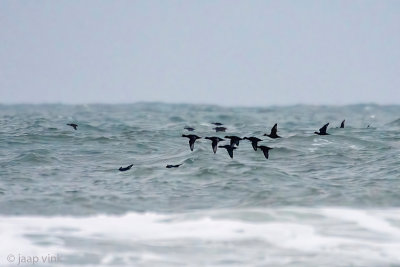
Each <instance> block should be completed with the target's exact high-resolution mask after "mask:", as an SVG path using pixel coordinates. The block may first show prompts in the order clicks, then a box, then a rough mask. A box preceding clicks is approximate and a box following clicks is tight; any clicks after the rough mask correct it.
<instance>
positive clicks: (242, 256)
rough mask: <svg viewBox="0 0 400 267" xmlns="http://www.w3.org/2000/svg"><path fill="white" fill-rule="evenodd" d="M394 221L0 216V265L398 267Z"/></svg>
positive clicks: (346, 214)
mask: <svg viewBox="0 0 400 267" xmlns="http://www.w3.org/2000/svg"><path fill="white" fill-rule="evenodd" d="M399 222H400V210H399V209H390V210H358V209H347V208H287V209H283V208H282V209H267V210H254V209H251V210H213V211H203V212H197V213H185V214H174V215H162V214H155V213H128V214H125V215H122V216H110V215H98V216H93V217H6V216H2V217H0V238H1V241H2V242H1V243H0V264H2V266H3V265H4V264H3V263H4V262H5V261H6V260H5V259H6V258H7V256H8V255H9V254H14V255H38V256H41V255H48V254H61V255H62V259H63V261H62V262H61V263H59V264H62V265H65V266H68V265H72V264H73V263H76V262H80V264H89V265H90V264H93V265H97V266H106V265H109V264H111V265H118V264H121V266H123V265H127V264H131V265H135V264H136V265H141V266H152V265H153V266H154V264H156V265H158V266H163V265H184V264H190V265H192V266H193V265H202V264H206V265H254V264H257V263H261V264H273V265H287V264H289V265H290V264H292V265H295V266H310V265H324V264H329V265H330V266H346V265H353V266H368V265H380V266H385V265H390V264H400V254H399V253H398V251H400V228H399V225H400V224H399ZM203 253H206V254H207V255H208V256H207V257H205V258H204V257H201V256H200V255H201V254H203ZM339 258H340V261H337V259H339Z"/></svg>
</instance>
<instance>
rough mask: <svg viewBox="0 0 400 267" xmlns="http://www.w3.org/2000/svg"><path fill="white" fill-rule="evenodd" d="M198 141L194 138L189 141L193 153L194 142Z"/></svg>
mask: <svg viewBox="0 0 400 267" xmlns="http://www.w3.org/2000/svg"><path fill="white" fill-rule="evenodd" d="M195 141H196V139H194V138H190V139H189V146H190V150H192V151H193V148H194V142H195Z"/></svg>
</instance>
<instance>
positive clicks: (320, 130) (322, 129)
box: [319, 122, 329, 134]
mask: <svg viewBox="0 0 400 267" xmlns="http://www.w3.org/2000/svg"><path fill="white" fill-rule="evenodd" d="M328 125H329V122H328V123H327V124H325V125H324V126H323V127H322V128H321V129H319V132H320V133H321V134H326V130H327V128H328Z"/></svg>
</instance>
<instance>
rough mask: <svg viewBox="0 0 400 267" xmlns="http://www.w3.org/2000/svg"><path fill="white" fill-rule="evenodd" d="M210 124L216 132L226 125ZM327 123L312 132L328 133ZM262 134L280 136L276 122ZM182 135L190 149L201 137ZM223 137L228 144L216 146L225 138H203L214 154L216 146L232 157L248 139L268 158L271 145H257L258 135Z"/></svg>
mask: <svg viewBox="0 0 400 267" xmlns="http://www.w3.org/2000/svg"><path fill="white" fill-rule="evenodd" d="M344 122H345V120H343V121H342V123H341V125H340V128H344ZM212 124H214V125H215V126H217V127H215V128H213V129H214V130H215V131H216V132H225V130H226V129H227V128H226V127H223V126H222V125H223V124H222V123H220V122H213V123H212ZM328 125H329V123H327V124H325V125H324V126H322V128H321V129H319V132H314V133H315V134H318V135H329V134H328V133H327V132H326V130H327V128H328ZM185 129H186V130H188V131H194V128H191V127H185ZM264 136H268V137H270V138H273V139H275V138H281V137H280V136H279V135H278V124H277V123H275V125H274V126H273V127H272V129H271V133H270V134H264ZM182 137H187V138H189V147H190V150H191V151H193V148H194V143H195V142H196V140H197V139H200V138H201V137H200V136H197V135H195V134H182ZM224 138H227V139H230V144H227V145H223V146H218V143H219V142H221V141H224V140H225V139H223V138H220V137H218V136H212V137H208V136H206V137H204V139H208V140H210V141H211V147H212V150H213V152H214V154H215V153H216V152H217V147H220V148H225V149H226V150H227V152H228V154H229V156H230V157H231V158H233V150H235V149H237V147H238V146H239V142H240V141H241V140H248V141H250V142H251V145H252V146H253V149H254V151H257V149H258V148H259V149H261V151H262V152H263V154H264V157H265V158H266V159H268V157H269V151H270V150H271V149H273V148H272V147H268V146H259V145H258V142H260V141H262V139H260V138H258V137H254V136H251V137H243V138H241V137H239V136H235V135H227V136H225V137H224Z"/></svg>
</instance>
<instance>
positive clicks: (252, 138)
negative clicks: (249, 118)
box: [243, 137, 262, 151]
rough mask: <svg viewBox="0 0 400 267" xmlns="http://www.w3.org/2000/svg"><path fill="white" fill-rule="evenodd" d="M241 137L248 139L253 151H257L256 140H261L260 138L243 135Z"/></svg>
mask: <svg viewBox="0 0 400 267" xmlns="http://www.w3.org/2000/svg"><path fill="white" fill-rule="evenodd" d="M243 139H245V140H249V141H250V142H251V145H252V146H253V149H254V151H257V144H258V142H260V141H262V140H261V139H260V138H257V137H244V138H243Z"/></svg>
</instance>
